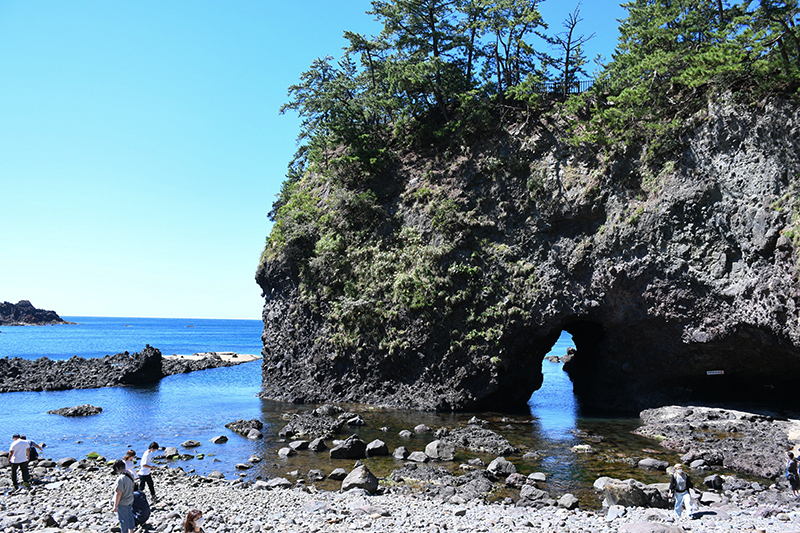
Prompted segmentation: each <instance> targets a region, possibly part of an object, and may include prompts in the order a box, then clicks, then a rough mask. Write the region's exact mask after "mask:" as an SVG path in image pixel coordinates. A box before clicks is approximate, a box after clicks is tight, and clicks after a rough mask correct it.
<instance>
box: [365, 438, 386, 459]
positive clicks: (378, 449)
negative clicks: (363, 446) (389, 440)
mask: <svg viewBox="0 0 800 533" xmlns="http://www.w3.org/2000/svg"><path fill="white" fill-rule="evenodd" d="M379 455H389V447H388V446H386V443H385V442H383V441H382V440H380V439H375V440H373V441H372V442H370V443H369V444H367V457H377V456H379Z"/></svg>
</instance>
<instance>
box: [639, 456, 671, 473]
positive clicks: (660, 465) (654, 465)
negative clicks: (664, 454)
mask: <svg viewBox="0 0 800 533" xmlns="http://www.w3.org/2000/svg"><path fill="white" fill-rule="evenodd" d="M638 466H639V468H647V469H649V470H661V471H665V470H666V469H667V467H668V466H669V463H668V462H666V461H660V460H658V459H653V458H651V457H648V458H646V459H642V460H641V461H639V463H638Z"/></svg>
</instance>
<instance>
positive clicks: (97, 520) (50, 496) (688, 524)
mask: <svg viewBox="0 0 800 533" xmlns="http://www.w3.org/2000/svg"><path fill="white" fill-rule="evenodd" d="M3 470H4V472H3V475H5V476H8V474H7V469H3ZM154 479H155V482H156V490H157V492H158V494H159V500H158V502H156V503H154V504H153V503H152V502H151V505H152V514H151V517H150V520H149V521H148V524H147V528H146V529H149V530H152V531H158V532H162V531H163V532H170V533H172V532H178V531H181V526H182V522H183V519H184V517H185V516H186V514H187V512H188V511H189V510H190V509H194V508H197V509H200V510H202V511H203V514H204V517H205V531H206V532H207V533H223V532H231V533H233V532H236V533H240V532H250V531H253V532H259V531H279V532H296V533H304V532H322V531H325V532H328V531H330V532H345V531H347V532H351V531H372V532H382V531H398V532H409V531H424V532H440V533H441V532H445V531H470V532H490V531H491V532H494V531H497V532H501V531H502V532H505V531H528V532H548V533H551V532H564V533H566V532H570V533H578V532H586V533H588V532H592V533H597V532H601V533H612V532H614V533H616V532H628V533H647V532H651V533H673V532H674V533H679V532H681V531H694V532H706V531H745V532H748V531H763V532H787V531H793V532H800V512H798V511H799V510H800V503H798V502H797V501H796V500H793V499H792V498H791V495H790V494H789V493H787V491H786V490H779V489H778V488H776V487H774V486H773V487H772V488H769V489H765V490H763V491H759V492H754V491H753V490H744V491H737V492H727V493H721V494H718V495H715V497H714V498H710V499H713V500H716V501H715V502H714V503H711V504H709V505H706V506H703V507H702V508H701V509H700V510H701V513H700V514H701V516H700V517H699V518H696V519H694V520H688V519H681V520H676V519H675V518H674V513H672V512H670V511H668V510H664V509H647V508H633V507H632V508H622V507H612V508H611V509H604V510H601V511H585V510H582V509H575V510H567V509H562V508H559V507H545V508H542V509H532V508H522V507H516V506H514V505H513V503H510V502H506V503H483V502H478V501H472V502H468V503H466V504H463V505H453V504H450V503H442V501H441V500H436V501H434V500H432V499H430V498H428V497H426V495H425V494H424V493H421V492H418V491H417V492H415V491H414V490H413V489H412V488H410V487H407V486H404V485H402V484H400V485H397V486H391V487H382V488H381V489H380V490H379V494H376V495H368V494H367V493H366V492H365V491H363V490H360V489H355V490H350V491H347V492H331V491H317V490H316V489H315V488H314V487H307V486H304V485H298V484H295V485H293V486H291V487H289V488H284V489H272V490H268V489H266V488H264V486H265V485H266V484H265V483H264V482H257V483H255V484H249V483H242V482H241V481H239V480H235V481H228V480H212V479H209V478H205V477H200V476H196V475H187V474H185V473H184V472H183V471H182V470H181V469H179V468H174V469H164V470H160V471H159V472H158V473H157V475H156V476H154ZM114 480H115V477H114V475H113V474H112V473H111V471H110V469H109V468H102V469H95V470H94V471H87V470H77V469H66V470H62V469H60V468H52V469H50V470H49V472H48V475H47V476H44V478H43V481H44V483H43V484H39V485H35V486H34V488H32V489H20V490H19V491H16V492H6V493H5V494H4V495H3V497H2V500H1V501H0V531H2V532H3V533H12V532H13V533H19V532H21V531H43V532H56V531H63V532H73V531H81V532H108V531H112V528H113V527H115V526H117V525H118V524H117V520H116V514H115V513H113V512H112V511H111V509H112V505H111V493H112V487H113V485H114ZM287 485H288V483H287ZM6 490H7V489H6ZM138 531H141V529H140V528H137V532H138Z"/></svg>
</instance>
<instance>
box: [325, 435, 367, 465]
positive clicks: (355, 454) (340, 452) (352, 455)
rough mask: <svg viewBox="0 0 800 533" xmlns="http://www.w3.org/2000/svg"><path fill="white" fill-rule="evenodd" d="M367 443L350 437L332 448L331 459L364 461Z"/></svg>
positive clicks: (352, 436)
mask: <svg viewBox="0 0 800 533" xmlns="http://www.w3.org/2000/svg"><path fill="white" fill-rule="evenodd" d="M366 452H367V443H366V442H364V441H363V440H361V439H360V438H358V436H357V435H350V436H349V437H347V439H345V440H344V441H342V442H341V443H340V444H339V445H338V446H336V447H334V448H331V452H330V453H331V459H363V458H364V457H366Z"/></svg>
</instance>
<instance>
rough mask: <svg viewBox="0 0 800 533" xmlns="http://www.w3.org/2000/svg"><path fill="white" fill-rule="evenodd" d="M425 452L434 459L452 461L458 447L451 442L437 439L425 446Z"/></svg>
mask: <svg viewBox="0 0 800 533" xmlns="http://www.w3.org/2000/svg"><path fill="white" fill-rule="evenodd" d="M425 454H426V455H427V456H428V457H430V458H431V459H433V460H434V461H452V460H453V459H455V457H456V448H455V446H453V444H452V443H450V442H446V441H443V440H435V441H432V442H429V443H428V445H427V446H425Z"/></svg>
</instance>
